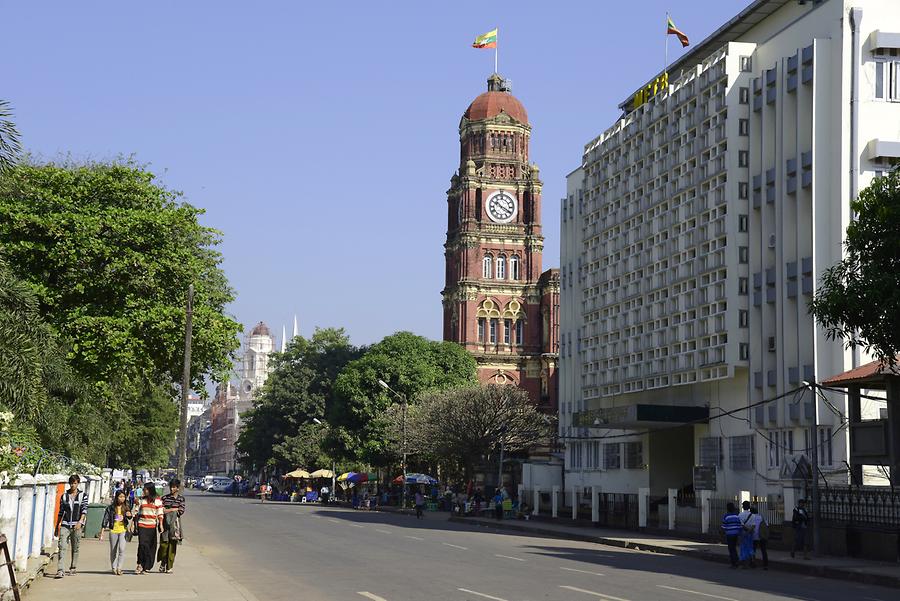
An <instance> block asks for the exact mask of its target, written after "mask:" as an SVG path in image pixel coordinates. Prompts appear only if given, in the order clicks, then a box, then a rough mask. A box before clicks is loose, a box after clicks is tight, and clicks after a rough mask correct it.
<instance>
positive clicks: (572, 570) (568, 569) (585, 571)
mask: <svg viewBox="0 0 900 601" xmlns="http://www.w3.org/2000/svg"><path fill="white" fill-rule="evenodd" d="M559 569H560V570H565V571H567V572H580V573H582V574H590V575H591V576H606V574H601V573H600V572H588V571H587V570H576V569H575V568H564V567H562V566H560V568H559Z"/></svg>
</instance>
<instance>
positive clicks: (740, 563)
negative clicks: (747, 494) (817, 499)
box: [722, 499, 810, 570]
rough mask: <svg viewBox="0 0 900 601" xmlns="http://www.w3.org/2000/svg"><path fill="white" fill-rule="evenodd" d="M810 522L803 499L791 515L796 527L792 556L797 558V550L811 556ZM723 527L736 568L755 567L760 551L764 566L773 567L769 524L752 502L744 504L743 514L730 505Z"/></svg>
mask: <svg viewBox="0 0 900 601" xmlns="http://www.w3.org/2000/svg"><path fill="white" fill-rule="evenodd" d="M809 521H810V518H809V512H808V511H807V509H806V501H805V500H804V499H800V500H799V501H798V502H797V506H796V507H795V508H794V513H793V516H792V518H791V526H792V528H793V530H794V544H793V546H792V547H791V557H795V556H796V554H797V553H803V559H809V549H808V547H807V537H806V532H807V529H808V527H809ZM722 530H723V531H724V532H725V542H726V543H727V544H728V555H729V557H730V559H731V567H732V568H738V567H742V568H747V567H750V568H755V567H756V551H757V550H759V551H760V552H761V554H762V566H763V569H764V570H767V569H768V568H769V553H768V542H769V523H768V522H767V521H766V519H765V518H764V517H763V516H762V515H760V513H759V511H758V510H757V508H756V507H755V506H754V505H753V504H751V503H750V501H744V502H743V503H741V512H740V513H738V511H737V508H736V507H735V505H734V503H729V504H728V505H727V507H726V512H725V515H724V516H722Z"/></svg>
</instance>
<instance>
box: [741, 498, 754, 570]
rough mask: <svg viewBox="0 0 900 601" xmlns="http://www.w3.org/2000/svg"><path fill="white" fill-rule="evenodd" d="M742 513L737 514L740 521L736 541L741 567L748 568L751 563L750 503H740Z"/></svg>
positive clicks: (751, 530) (751, 531) (751, 529)
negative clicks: (739, 532)
mask: <svg viewBox="0 0 900 601" xmlns="http://www.w3.org/2000/svg"><path fill="white" fill-rule="evenodd" d="M741 508H742V511H741V512H740V513H739V514H738V519H740V520H741V534H740V538H739V539H738V550H739V555H740V564H741V567H744V568H746V567H748V566H750V565H751V564H752V563H753V527H752V526H750V518H751V516H752V515H753V514H752V513H751V511H750V501H744V502H743V503H741Z"/></svg>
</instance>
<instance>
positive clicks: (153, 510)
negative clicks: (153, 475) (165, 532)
mask: <svg viewBox="0 0 900 601" xmlns="http://www.w3.org/2000/svg"><path fill="white" fill-rule="evenodd" d="M133 513H134V515H135V520H134V522H136V530H137V537H138V549H137V567H135V569H134V573H135V574H143V573H146V572H149V571H150V570H152V569H153V564H154V563H155V562H156V541H157V538H158V536H159V532H161V531H162V520H163V504H162V501H161V500H160V499H159V497H157V496H156V486H155V485H154V484H153V483H152V482H148V483H146V484H144V494H143V495H142V496H141V498H140V500H138V502H137V503H135V506H134V510H133Z"/></svg>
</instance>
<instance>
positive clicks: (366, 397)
mask: <svg viewBox="0 0 900 601" xmlns="http://www.w3.org/2000/svg"><path fill="white" fill-rule="evenodd" d="M475 376H476V363H475V359H474V358H473V357H472V355H470V354H469V353H468V352H466V351H465V349H463V348H462V347H461V346H459V345H458V344H455V343H452V342H435V341H431V340H428V339H426V338H423V337H421V336H416V335H415V334H412V333H410V332H398V333H396V334H393V335H391V336H388V337H386V338H384V339H383V340H381V342H378V343H377V344H375V345H373V346H372V347H371V348H369V349H368V350H367V351H366V353H365V354H364V355H363V356H362V357H360V358H359V359H357V360H356V361H353V362H351V363H350V364H348V365H347V367H346V368H344V370H343V371H342V372H341V374H340V375H339V376H338V378H337V380H336V381H335V384H334V400H335V402H334V404H333V405H332V406H331V407H330V409H329V414H328V418H329V423H330V424H331V426H332V428H331V432H330V433H329V442H328V444H329V446H330V448H331V449H332V451H333V452H335V453H337V454H338V455H340V456H342V457H345V458H346V459H350V460H357V461H364V462H366V463H369V464H371V465H386V464H387V463H389V462H391V461H393V459H394V457H396V448H394V447H392V443H391V440H390V437H389V435H388V433H387V431H386V425H385V421H384V420H383V419H380V416H381V414H382V413H383V412H384V411H385V410H386V409H387V408H388V407H389V406H391V405H392V404H395V403H397V401H398V399H397V398H396V397H393V396H392V395H391V394H390V392H389V391H387V390H385V389H383V388H382V387H381V386H380V385H379V384H378V380H379V379H380V380H383V381H385V382H386V383H387V384H388V385H389V386H390V387H391V389H392V390H394V391H396V392H397V393H398V394H400V395H402V396H405V397H406V399H408V400H409V402H414V401H415V400H416V398H417V397H418V396H419V395H420V394H422V393H424V392H427V391H434V390H442V389H446V388H452V387H456V386H462V385H466V384H473V383H475V381H476V378H475Z"/></svg>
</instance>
